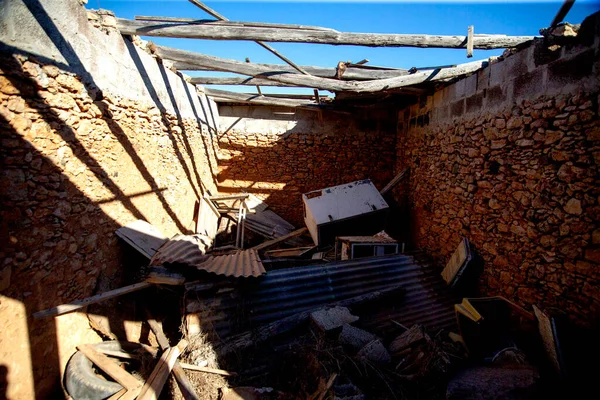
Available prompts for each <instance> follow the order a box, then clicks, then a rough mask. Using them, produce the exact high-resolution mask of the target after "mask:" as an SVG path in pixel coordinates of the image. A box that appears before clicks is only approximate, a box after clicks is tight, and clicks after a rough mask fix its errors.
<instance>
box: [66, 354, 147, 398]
mask: <svg viewBox="0 0 600 400" xmlns="http://www.w3.org/2000/svg"><path fill="white" fill-rule="evenodd" d="M77 349H78V350H79V351H81V352H82V353H83V354H84V355H85V356H86V357H87V358H89V359H90V361H91V362H93V363H94V364H95V365H96V366H97V367H98V368H100V369H102V371H104V372H106V374H107V375H108V376H110V377H111V378H113V379H114V380H115V381H117V382H118V383H119V384H120V385H121V386H123V387H124V388H125V389H127V390H131V389H136V388H138V387H141V386H142V383H141V382H140V381H138V380H137V379H135V378H134V377H133V376H132V375H131V374H130V373H129V372H127V371H125V370H124V369H123V368H121V367H120V366H119V365H117V363H115V362H114V361H113V360H111V359H110V358H108V357H106V356H105V355H104V354H102V353H99V352H98V351H96V349H94V348H93V347H92V345H90V344H84V345H81V346H77Z"/></svg>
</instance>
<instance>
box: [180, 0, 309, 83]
mask: <svg viewBox="0 0 600 400" xmlns="http://www.w3.org/2000/svg"><path fill="white" fill-rule="evenodd" d="M189 2H190V3H192V4H194V5H195V6H197V7H199V8H201V9H202V10H204V11H205V12H207V13H208V14H210V15H212V16H213V17H215V18H216V19H218V20H220V21H229V20H228V19H227V18H225V17H224V16H223V15H221V14H219V13H218V12H216V11H215V10H213V9H212V8H210V7H208V6H207V5H206V4H203V3H201V2H199V1H198V0H189ZM259 29H262V28H259ZM275 29H279V28H275ZM254 42H255V43H256V44H258V45H259V46H262V47H263V48H265V49H266V50H268V51H270V52H271V53H273V54H275V56H277V57H278V58H279V59H281V60H283V61H284V62H285V63H287V64H288V65H289V66H291V67H292V68H294V69H295V70H296V71H298V72H300V73H301V74H303V75H310V74H309V73H308V72H306V71H305V70H303V69H302V67H300V66H298V65H296V64H295V63H294V62H293V61H292V60H290V59H289V58H287V57H286V56H284V55H283V54H281V53H280V52H278V51H277V50H275V49H274V48H272V47H271V46H269V45H268V44H266V43H263V42H261V41H259V40H255V41H254ZM259 92H260V89H259Z"/></svg>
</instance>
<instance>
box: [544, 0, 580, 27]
mask: <svg viewBox="0 0 600 400" xmlns="http://www.w3.org/2000/svg"><path fill="white" fill-rule="evenodd" d="M573 4H575V0H565V2H564V3H563V5H562V6H561V7H560V9H559V10H558V12H557V13H556V15H555V16H554V19H553V20H552V23H551V24H550V28H554V27H555V26H556V25H558V24H560V23H561V22H562V21H563V20H564V19H565V17H566V16H567V14H568V13H569V11H570V10H571V7H573Z"/></svg>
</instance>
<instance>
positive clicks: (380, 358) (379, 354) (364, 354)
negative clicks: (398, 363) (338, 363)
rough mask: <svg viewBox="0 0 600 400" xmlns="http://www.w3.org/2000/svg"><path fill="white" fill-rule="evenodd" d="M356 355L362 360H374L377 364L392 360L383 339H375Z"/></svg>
mask: <svg viewBox="0 0 600 400" xmlns="http://www.w3.org/2000/svg"><path fill="white" fill-rule="evenodd" d="M356 357H357V358H358V359H359V360H362V361H369V362H374V363H376V364H388V363H390V362H391V361H392V357H391V356H390V353H388V351H387V350H386V348H385V346H384V345H383V343H381V340H379V339H375V340H373V341H372V342H370V343H369V344H367V345H366V346H365V347H363V348H362V349H360V351H359V352H358V353H356Z"/></svg>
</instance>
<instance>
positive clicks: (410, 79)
mask: <svg viewBox="0 0 600 400" xmlns="http://www.w3.org/2000/svg"><path fill="white" fill-rule="evenodd" d="M154 47H155V51H156V53H157V54H158V55H159V56H160V57H161V58H164V59H168V60H176V61H182V62H186V63H194V64H196V65H200V66H202V67H204V68H207V69H210V70H214V71H223V72H233V73H236V74H242V75H248V76H253V77H258V78H262V79H269V80H272V81H275V82H280V83H286V84H291V85H292V86H306V87H312V88H317V89H322V90H330V91H333V92H343V91H349V92H356V93H361V92H379V91H381V90H387V89H393V88H398V87H404V86H411V85H416V84H419V83H422V82H425V81H435V80H442V79H453V78H457V77H459V76H462V75H465V74H469V73H473V72H475V71H477V70H479V69H481V68H483V67H485V66H487V64H488V60H479V61H473V62H470V63H466V64H460V65H457V66H456V67H454V68H445V69H441V70H434V71H426V72H417V73H414V74H412V75H403V76H399V77H394V78H388V79H379V80H373V81H365V82H361V81H341V80H335V79H327V78H320V77H316V76H307V75H300V74H297V73H289V72H284V71H273V70H270V69H269V68H266V67H264V66H262V65H260V64H248V63H244V62H240V61H236V60H230V59H226V58H220V57H214V56H209V55H205V54H200V53H194V52H191V51H186V50H178V49H173V48H170V47H165V46H154Z"/></svg>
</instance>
